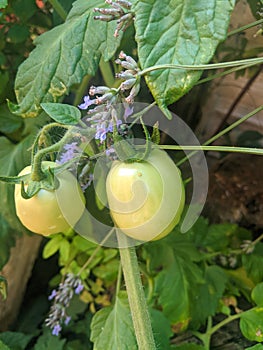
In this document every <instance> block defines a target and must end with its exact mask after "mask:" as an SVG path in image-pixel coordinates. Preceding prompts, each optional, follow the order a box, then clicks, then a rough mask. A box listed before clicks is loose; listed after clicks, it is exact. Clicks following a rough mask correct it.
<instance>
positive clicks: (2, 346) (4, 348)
mask: <svg viewBox="0 0 263 350" xmlns="http://www.w3.org/2000/svg"><path fill="white" fill-rule="evenodd" d="M0 7H1V6H0ZM0 349H1V350H11V349H10V348H9V347H8V346H7V345H6V344H4V343H3V342H2V341H1V340H0Z"/></svg>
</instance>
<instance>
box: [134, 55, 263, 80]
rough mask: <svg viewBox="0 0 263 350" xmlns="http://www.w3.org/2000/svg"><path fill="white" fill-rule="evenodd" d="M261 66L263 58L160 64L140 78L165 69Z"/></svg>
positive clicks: (150, 68)
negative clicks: (190, 63) (189, 63)
mask: <svg viewBox="0 0 263 350" xmlns="http://www.w3.org/2000/svg"><path fill="white" fill-rule="evenodd" d="M253 63H254V64H261V63H263V57H257V58H250V59H245V60H238V61H230V62H222V63H211V64H199V65H182V64H160V65H156V66H152V67H149V68H145V69H143V70H142V71H140V72H139V73H138V76H141V75H145V74H148V73H150V72H154V71H156V70H164V69H184V70H193V71H195V70H209V69H221V68H228V67H237V66H243V65H245V64H253Z"/></svg>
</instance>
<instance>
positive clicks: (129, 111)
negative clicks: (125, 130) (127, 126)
mask: <svg viewBox="0 0 263 350" xmlns="http://www.w3.org/2000/svg"><path fill="white" fill-rule="evenodd" d="M133 109H134V108H133V106H132V105H130V104H126V103H125V104H124V116H123V117H124V120H126V119H127V118H128V117H129V116H130V115H132V113H133Z"/></svg>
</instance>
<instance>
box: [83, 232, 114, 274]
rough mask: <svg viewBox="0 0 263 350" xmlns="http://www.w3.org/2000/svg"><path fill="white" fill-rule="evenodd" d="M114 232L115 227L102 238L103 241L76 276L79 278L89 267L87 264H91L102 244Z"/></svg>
mask: <svg viewBox="0 0 263 350" xmlns="http://www.w3.org/2000/svg"><path fill="white" fill-rule="evenodd" d="M114 231H115V227H113V228H112V229H111V230H110V231H109V233H108V234H107V235H106V236H105V237H104V239H103V240H102V241H101V242H100V244H99V245H98V246H97V247H96V248H95V249H94V251H93V252H92V254H91V256H90V257H89V258H88V260H87V261H86V262H85V264H84V265H83V266H82V267H81V269H80V270H79V272H78V274H77V276H80V275H81V273H82V272H83V271H84V270H85V269H86V268H87V267H88V266H89V264H90V263H91V262H92V260H93V259H94V258H95V256H96V255H97V253H98V252H99V251H100V250H101V248H102V246H103V244H104V243H105V242H106V241H107V240H108V238H109V237H110V236H111V235H112V233H113V232H114Z"/></svg>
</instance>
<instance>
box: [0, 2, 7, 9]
mask: <svg viewBox="0 0 263 350" xmlns="http://www.w3.org/2000/svg"><path fill="white" fill-rule="evenodd" d="M6 6H7V0H1V1H0V8H5V7H6Z"/></svg>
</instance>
